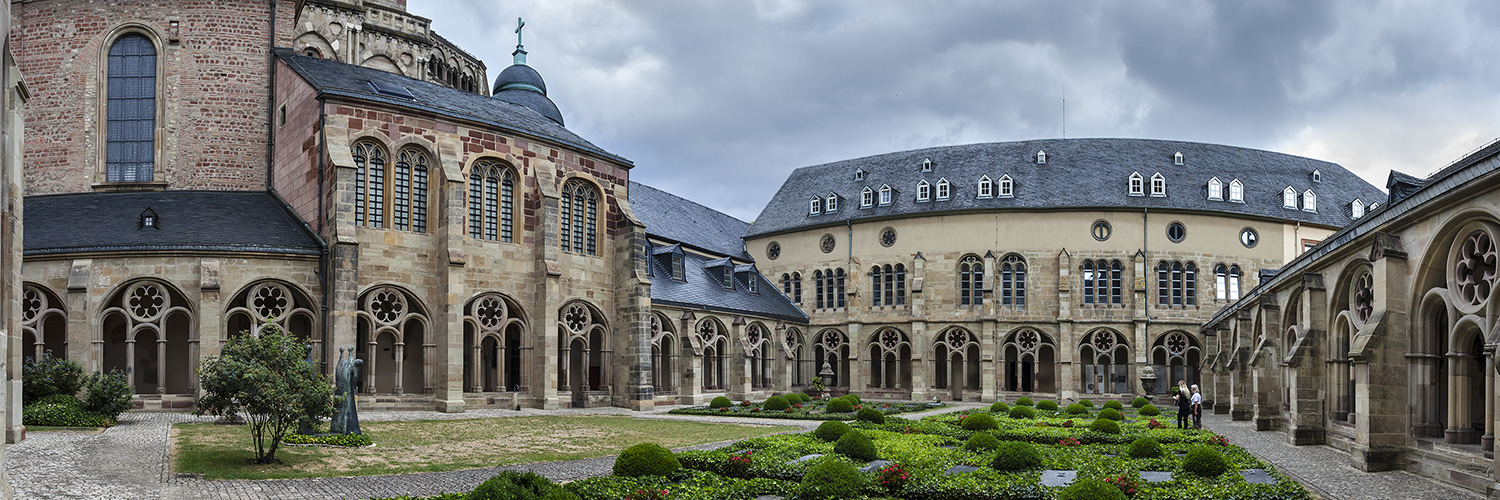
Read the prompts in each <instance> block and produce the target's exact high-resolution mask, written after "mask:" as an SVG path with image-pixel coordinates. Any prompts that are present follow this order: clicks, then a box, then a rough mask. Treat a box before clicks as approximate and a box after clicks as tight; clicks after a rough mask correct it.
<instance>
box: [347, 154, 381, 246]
mask: <svg viewBox="0 0 1500 500" xmlns="http://www.w3.org/2000/svg"><path fill="white" fill-rule="evenodd" d="M354 223H355V224H358V225H361V226H369V227H385V150H384V149H382V148H381V147H380V146H379V145H377V144H375V143H373V142H368V141H366V142H361V143H358V144H355V145H354Z"/></svg>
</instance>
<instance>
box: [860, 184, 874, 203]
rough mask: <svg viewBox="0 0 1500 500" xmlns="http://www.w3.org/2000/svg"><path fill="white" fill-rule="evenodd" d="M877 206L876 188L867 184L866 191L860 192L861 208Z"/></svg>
mask: <svg viewBox="0 0 1500 500" xmlns="http://www.w3.org/2000/svg"><path fill="white" fill-rule="evenodd" d="M872 206H875V190H873V189H870V186H865V190H864V191H860V192H859V208H870V207H872Z"/></svg>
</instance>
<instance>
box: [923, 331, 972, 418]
mask: <svg viewBox="0 0 1500 500" xmlns="http://www.w3.org/2000/svg"><path fill="white" fill-rule="evenodd" d="M979 350H980V347H979V337H978V336H976V335H974V333H973V332H970V331H969V330H968V329H965V328H962V327H957V326H955V327H952V328H949V329H947V330H943V331H942V332H941V333H938V335H937V338H936V339H935V340H934V342H933V345H932V353H933V355H932V363H933V375H934V377H933V382H934V383H933V387H935V388H938V389H948V396H949V397H950V398H952V399H953V400H954V401H963V400H964V398H965V396H966V394H965V392H966V391H974V392H975V394H969V395H977V393H978V391H979V389H980V387H979V384H980V377H979V359H980V355H979Z"/></svg>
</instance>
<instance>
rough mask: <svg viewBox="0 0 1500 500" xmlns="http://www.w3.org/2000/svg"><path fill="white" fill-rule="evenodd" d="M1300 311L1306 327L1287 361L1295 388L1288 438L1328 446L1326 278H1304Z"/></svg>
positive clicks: (1301, 328) (1300, 330)
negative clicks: (1326, 418)
mask: <svg viewBox="0 0 1500 500" xmlns="http://www.w3.org/2000/svg"><path fill="white" fill-rule="evenodd" d="M1297 307H1298V308H1300V311H1299V313H1298V316H1300V317H1301V318H1302V324H1300V325H1295V326H1296V328H1297V340H1296V343H1295V344H1294V345H1292V346H1289V347H1287V350H1288V352H1287V358H1286V362H1287V365H1288V368H1289V370H1288V371H1289V374H1290V379H1289V380H1287V381H1286V383H1287V384H1288V385H1289V386H1290V387H1291V391H1290V398H1291V400H1290V401H1289V403H1290V405H1289V406H1290V408H1291V410H1290V414H1288V415H1287V436H1288V439H1289V440H1290V441H1291V443H1292V444H1294V445H1298V446H1302V445H1311V444H1325V443H1327V440H1328V427H1327V422H1326V421H1325V420H1324V419H1325V416H1326V414H1327V412H1328V411H1329V410H1330V408H1329V406H1330V405H1329V404H1328V401H1327V398H1326V397H1325V395H1324V390H1323V388H1324V387H1327V376H1326V374H1325V372H1324V369H1325V368H1326V365H1325V364H1324V362H1323V360H1324V359H1326V358H1328V357H1330V356H1331V353H1328V352H1326V349H1325V348H1320V346H1325V345H1326V344H1324V342H1325V334H1326V332H1327V331H1328V330H1327V328H1328V290H1327V288H1326V287H1324V286H1323V275H1321V274H1313V273H1306V274H1303V275H1302V298H1301V300H1300V301H1299V302H1298V303H1297Z"/></svg>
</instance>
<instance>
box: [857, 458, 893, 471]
mask: <svg viewBox="0 0 1500 500" xmlns="http://www.w3.org/2000/svg"><path fill="white" fill-rule="evenodd" d="M890 464H891V461H890V460H876V461H874V462H870V463H869V465H866V466H864V467H860V468H859V471H860V472H875V471H878V470H880V468H881V467H885V466H887V465H890Z"/></svg>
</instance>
